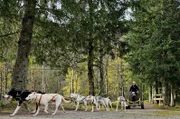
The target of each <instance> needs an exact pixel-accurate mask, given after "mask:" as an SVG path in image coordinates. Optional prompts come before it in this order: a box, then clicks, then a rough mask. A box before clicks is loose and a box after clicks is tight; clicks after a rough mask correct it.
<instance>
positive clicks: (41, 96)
mask: <svg viewBox="0 0 180 119" xmlns="http://www.w3.org/2000/svg"><path fill="white" fill-rule="evenodd" d="M41 99H42V94H41V96H40V99H39V103H38V105H40V102H41Z"/></svg>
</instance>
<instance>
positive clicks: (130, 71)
mask: <svg viewBox="0 0 180 119" xmlns="http://www.w3.org/2000/svg"><path fill="white" fill-rule="evenodd" d="M133 81H136V83H137V85H138V86H139V88H140V92H141V94H142V96H143V98H144V100H150V99H151V98H152V95H153V94H162V95H163V96H164V104H166V105H170V106H175V104H177V103H178V102H180V93H179V92H180V88H179V85H180V1H179V0H0V98H1V97H2V96H3V95H4V94H5V93H7V91H8V90H10V89H11V88H15V89H17V90H24V89H30V90H42V91H45V92H53V93H54V92H56V93H60V94H62V95H65V96H69V94H70V93H71V92H76V93H79V94H82V95H88V94H92V95H102V96H110V97H111V98H112V99H116V98H117V96H119V95H125V96H127V95H128V92H129V87H130V86H131V85H132V82H133Z"/></svg>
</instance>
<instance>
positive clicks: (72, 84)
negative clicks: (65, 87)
mask: <svg viewBox="0 0 180 119" xmlns="http://www.w3.org/2000/svg"><path fill="white" fill-rule="evenodd" d="M71 93H74V68H73V67H72V75H71Z"/></svg>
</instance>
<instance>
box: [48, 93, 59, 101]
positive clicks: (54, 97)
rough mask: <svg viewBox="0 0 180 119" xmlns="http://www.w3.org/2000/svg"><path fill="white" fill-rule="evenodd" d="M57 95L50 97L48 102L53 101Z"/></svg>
mask: <svg viewBox="0 0 180 119" xmlns="http://www.w3.org/2000/svg"><path fill="white" fill-rule="evenodd" d="M56 96H57V94H56V95H54V96H53V97H52V99H51V100H50V101H49V102H53V101H54V98H55V97H56Z"/></svg>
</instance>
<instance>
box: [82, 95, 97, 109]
mask: <svg viewBox="0 0 180 119" xmlns="http://www.w3.org/2000/svg"><path fill="white" fill-rule="evenodd" d="M85 100H86V101H87V103H90V104H91V106H92V111H91V112H94V105H95V106H96V110H99V108H98V99H97V97H95V96H92V95H88V96H86V98H85Z"/></svg>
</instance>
